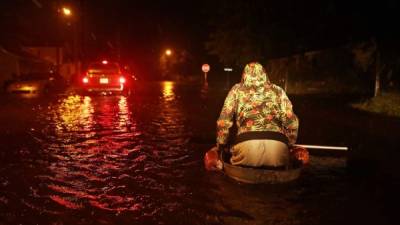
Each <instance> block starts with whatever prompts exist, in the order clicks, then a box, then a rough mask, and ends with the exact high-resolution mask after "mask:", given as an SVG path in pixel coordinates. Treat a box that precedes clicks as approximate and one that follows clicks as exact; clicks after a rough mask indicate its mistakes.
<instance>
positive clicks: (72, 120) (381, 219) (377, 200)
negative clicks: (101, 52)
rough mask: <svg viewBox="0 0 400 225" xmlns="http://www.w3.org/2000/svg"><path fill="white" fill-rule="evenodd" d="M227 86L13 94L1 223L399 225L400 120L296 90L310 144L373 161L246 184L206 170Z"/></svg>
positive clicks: (6, 120) (2, 112) (1, 159)
mask: <svg viewBox="0 0 400 225" xmlns="http://www.w3.org/2000/svg"><path fill="white" fill-rule="evenodd" d="M226 93H227V90H226V89H223V88H217V87H216V86H215V87H213V86H209V87H202V86H199V85H181V84H177V83H174V82H159V83H143V84H141V85H138V89H137V90H136V92H135V93H134V94H132V95H130V96H119V95H113V96H102V95H90V96H86V95H78V94H76V93H74V92H67V93H66V94H62V95H55V96H46V97H38V98H20V97H10V96H7V97H3V98H2V99H1V102H2V107H1V109H0V123H1V124H2V125H1V131H0V134H1V136H0V144H1V147H0V148H1V152H0V163H1V164H0V224H57V225H61V224H171V225H172V224H307V225H309V224H396V216H395V215H396V212H395V210H394V209H393V208H392V207H391V204H392V203H396V202H398V200H399V198H398V196H399V194H397V193H396V192H397V190H396V189H397V187H399V180H398V178H397V177H396V176H393V173H392V171H393V170H392V169H393V168H392V167H385V166H384V165H386V164H391V165H392V166H393V164H392V163H393V162H394V160H393V157H391V156H397V155H395V153H393V152H394V151H392V149H394V147H393V146H394V144H395V143H397V135H396V134H393V133H390V132H388V131H382V128H381V127H382V126H383V127H385V128H386V129H388V130H393V129H395V128H396V127H397V126H398V125H399V124H400V123H399V121H398V120H396V119H390V118H389V119H386V118H382V117H374V116H372V117H371V116H370V115H367V114H364V113H359V112H355V111H353V110H351V109H349V108H347V107H346V104H345V102H344V98H339V99H336V98H332V97H327V96H325V97H324V98H322V97H321V98H313V97H310V96H301V97H300V96H294V97H293V98H292V101H293V104H294V106H295V112H296V113H297V114H298V116H299V118H300V126H301V129H300V136H299V142H301V143H303V144H325V145H340V146H349V147H352V152H353V153H352V154H353V155H356V156H362V155H365V160H360V162H362V163H360V164H362V166H360V167H357V166H356V167H355V168H356V171H357V172H353V170H350V169H349V165H348V163H349V161H348V155H346V154H345V155H344V154H340V155H336V154H318V153H315V154H314V155H313V156H312V157H311V162H310V165H309V166H308V167H306V168H305V169H304V170H303V173H302V176H301V177H300V178H299V179H298V180H297V181H295V182H292V183H288V184H279V185H249V184H242V183H238V182H236V181H233V180H232V179H230V178H229V177H226V176H224V175H223V174H221V173H216V172H207V171H205V169H204V167H203V156H204V153H205V152H206V151H207V150H208V149H209V148H211V147H212V146H213V144H214V139H215V138H214V134H215V120H216V119H217V117H218V114H219V110H220V109H221V107H222V103H223V100H224V97H225V94H226ZM329 101H330V102H329ZM377 125H379V126H380V127H375V126H377ZM385 132H386V134H387V135H385ZM388 133H390V134H388ZM378 146H379V148H381V149H379V150H378V149H377V148H378ZM363 151H364V152H365V154H364V152H363ZM382 151H387V154H385V155H386V156H387V157H386V158H385V157H383V158H379V157H375V156H376V155H379V156H380V155H382V154H381V152H382ZM359 158H361V159H364V158H363V157H359ZM391 159H392V161H391ZM356 162H358V161H356ZM356 164H357V163H356ZM357 165H358V164H357ZM360 171H361V172H360ZM394 174H395V173H394Z"/></svg>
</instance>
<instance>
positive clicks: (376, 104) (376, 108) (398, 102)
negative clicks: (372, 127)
mask: <svg viewBox="0 0 400 225" xmlns="http://www.w3.org/2000/svg"><path fill="white" fill-rule="evenodd" d="M352 107H354V108H356V109H359V110H364V111H368V112H372V113H378V114H384V115H388V116H395V117H400V93H399V92H387V93H382V94H381V95H379V96H377V97H374V98H372V99H369V100H366V101H364V102H359V103H354V104H352Z"/></svg>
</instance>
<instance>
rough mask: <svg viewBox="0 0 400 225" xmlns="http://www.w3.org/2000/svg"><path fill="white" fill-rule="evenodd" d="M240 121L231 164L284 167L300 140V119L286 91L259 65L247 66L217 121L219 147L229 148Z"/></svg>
mask: <svg viewBox="0 0 400 225" xmlns="http://www.w3.org/2000/svg"><path fill="white" fill-rule="evenodd" d="M233 118H236V121H235V122H236V125H237V128H238V133H237V137H236V141H235V145H234V146H233V147H232V148H231V153H232V158H231V163H232V164H234V165H247V166H273V167H278V166H284V165H285V164H287V162H288V160H289V150H288V146H289V145H293V144H294V143H295V142H296V139H297V132H298V119H297V117H296V115H295V114H294V112H293V110H292V104H291V102H290V100H289V99H288V97H287V95H286V93H285V92H284V91H283V89H282V88H280V87H278V86H277V85H274V84H272V83H271V82H270V81H269V79H268V76H267V74H266V72H265V70H264V68H263V67H262V65H261V64H259V63H250V64H248V65H246V67H245V69H244V71H243V75H242V81H241V82H240V83H238V84H236V85H234V86H233V87H232V89H231V90H230V92H229V94H228V96H227V97H226V99H225V103H224V106H223V108H222V111H221V114H220V117H219V119H218V121H217V145H225V144H227V140H228V136H229V128H230V127H231V126H232V125H233V122H234V121H233Z"/></svg>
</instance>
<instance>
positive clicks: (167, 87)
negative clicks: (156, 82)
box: [162, 81, 175, 101]
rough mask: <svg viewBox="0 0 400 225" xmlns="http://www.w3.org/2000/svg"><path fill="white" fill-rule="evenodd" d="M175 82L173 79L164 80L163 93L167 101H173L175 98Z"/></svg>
mask: <svg viewBox="0 0 400 225" xmlns="http://www.w3.org/2000/svg"><path fill="white" fill-rule="evenodd" d="M174 84H175V83H174V82H172V81H164V82H162V87H163V89H162V93H163V97H164V99H165V100H166V101H172V100H174V99H175V93H174Z"/></svg>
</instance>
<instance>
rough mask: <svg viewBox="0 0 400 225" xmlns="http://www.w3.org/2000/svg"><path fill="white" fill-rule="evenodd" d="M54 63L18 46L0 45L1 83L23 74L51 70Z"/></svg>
mask: <svg viewBox="0 0 400 225" xmlns="http://www.w3.org/2000/svg"><path fill="white" fill-rule="evenodd" d="M52 68H53V63H52V62H50V61H47V60H43V59H41V58H38V57H35V56H34V55H32V54H30V53H28V52H26V51H24V50H23V49H21V48H18V47H5V46H0V84H1V86H3V85H4V83H5V82H6V81H7V80H11V79H12V78H14V77H18V76H20V75H21V74H26V73H35V72H49V71H50V70H51V69H52Z"/></svg>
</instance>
